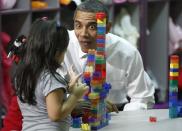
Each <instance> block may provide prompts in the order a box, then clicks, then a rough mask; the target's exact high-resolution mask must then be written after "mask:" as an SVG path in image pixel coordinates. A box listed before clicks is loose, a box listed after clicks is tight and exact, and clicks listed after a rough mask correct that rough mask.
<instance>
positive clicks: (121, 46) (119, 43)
mask: <svg viewBox="0 0 182 131" xmlns="http://www.w3.org/2000/svg"><path fill="white" fill-rule="evenodd" d="M106 48H113V49H114V50H115V51H118V52H120V53H124V54H128V55H132V54H133V53H134V54H135V52H138V49H137V48H136V47H134V46H133V45H132V44H131V43H129V41H127V40H126V39H124V38H122V37H120V36H117V35H115V34H112V33H108V34H107V35H106Z"/></svg>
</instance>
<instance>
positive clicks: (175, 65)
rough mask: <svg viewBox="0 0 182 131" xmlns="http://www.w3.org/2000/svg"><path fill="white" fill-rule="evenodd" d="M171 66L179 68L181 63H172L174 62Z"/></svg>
mask: <svg viewBox="0 0 182 131" xmlns="http://www.w3.org/2000/svg"><path fill="white" fill-rule="evenodd" d="M170 68H179V64H177V63H172V64H170Z"/></svg>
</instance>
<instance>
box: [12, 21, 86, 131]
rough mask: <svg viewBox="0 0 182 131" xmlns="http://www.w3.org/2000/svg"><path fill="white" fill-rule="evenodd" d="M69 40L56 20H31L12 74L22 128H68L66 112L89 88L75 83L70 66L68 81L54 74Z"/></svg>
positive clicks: (61, 130)
mask: <svg viewBox="0 0 182 131" xmlns="http://www.w3.org/2000/svg"><path fill="white" fill-rule="evenodd" d="M68 41H69V36H68V32H67V30H66V29H65V28H64V27H62V26H60V25H59V23H57V22H56V21H50V20H46V19H39V20H36V21H35V22H34V23H33V25H32V28H31V30H30V34H29V36H28V38H27V43H26V44H25V46H24V54H23V55H22V59H21V62H20V64H19V65H18V68H17V73H16V77H15V85H16V92H17V95H18V103H19V106H20V110H21V112H22V115H23V125H22V130H26V131H36V130H44V131H67V130H69V121H70V117H69V114H70V113H71V111H72V110H73V108H74V107H75V105H76V103H77V101H78V99H80V98H81V97H82V96H83V95H84V92H85V91H86V90H88V87H87V86H86V85H85V84H81V83H78V82H77V80H78V79H79V76H80V75H76V74H75V73H74V72H73V70H72V69H71V70H70V71H69V74H70V81H69V82H67V80H66V79H65V78H64V76H61V75H60V74H58V73H57V71H58V70H59V72H60V71H61V70H62V67H60V63H61V62H62V61H63V59H64V54H65V52H66V49H67V46H68ZM68 91H69V92H70V95H69V97H68V98H67V97H66V96H67V92H68Z"/></svg>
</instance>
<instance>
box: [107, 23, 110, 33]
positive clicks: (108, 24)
mask: <svg viewBox="0 0 182 131" xmlns="http://www.w3.org/2000/svg"><path fill="white" fill-rule="evenodd" d="M110 29H111V22H108V23H107V24H106V34H107V33H109V31H110Z"/></svg>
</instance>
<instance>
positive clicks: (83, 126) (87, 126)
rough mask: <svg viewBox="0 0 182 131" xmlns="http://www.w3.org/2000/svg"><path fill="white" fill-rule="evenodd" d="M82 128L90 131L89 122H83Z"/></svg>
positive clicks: (83, 130)
mask: <svg viewBox="0 0 182 131" xmlns="http://www.w3.org/2000/svg"><path fill="white" fill-rule="evenodd" d="M81 129H82V131H90V126H89V124H87V123H85V124H81Z"/></svg>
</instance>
